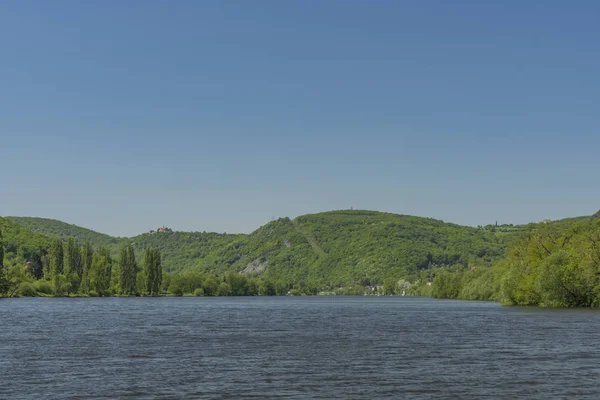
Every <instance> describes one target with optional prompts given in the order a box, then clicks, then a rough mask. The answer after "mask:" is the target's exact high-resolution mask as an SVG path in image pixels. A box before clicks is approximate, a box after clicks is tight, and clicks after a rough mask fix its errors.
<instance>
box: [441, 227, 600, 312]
mask: <svg viewBox="0 0 600 400" xmlns="http://www.w3.org/2000/svg"><path fill="white" fill-rule="evenodd" d="M432 295H433V296H434V297H440V298H457V299H477V300H497V301H502V302H503V303H505V304H508V305H528V306H545V307H598V306H600V220H598V219H591V220H590V219H589V218H587V219H583V220H582V219H571V220H564V221H557V222H543V223H539V224H531V225H529V226H527V228H526V229H525V231H524V232H523V233H522V235H521V237H520V239H519V240H518V241H517V242H515V243H514V245H513V246H512V247H511V250H510V252H509V254H508V256H507V257H506V259H504V260H502V261H500V262H498V263H496V264H495V265H493V266H492V267H490V268H483V269H479V270H464V269H461V268H455V269H453V270H446V271H437V273H436V276H435V279H434V281H433V285H432Z"/></svg>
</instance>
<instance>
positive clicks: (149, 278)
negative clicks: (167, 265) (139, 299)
mask: <svg viewBox="0 0 600 400" xmlns="http://www.w3.org/2000/svg"><path fill="white" fill-rule="evenodd" d="M160 258H161V254H160V250H158V249H155V248H152V247H150V246H148V248H146V258H145V260H144V271H145V275H146V293H147V294H148V295H150V296H158V294H159V292H160V284H161V282H162V267H161V261H160Z"/></svg>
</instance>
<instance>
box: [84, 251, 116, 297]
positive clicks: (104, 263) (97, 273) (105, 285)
mask: <svg viewBox="0 0 600 400" xmlns="http://www.w3.org/2000/svg"><path fill="white" fill-rule="evenodd" d="M111 273H112V258H111V256H110V250H108V249H106V248H101V249H100V250H99V251H98V252H97V253H94V255H93V257H92V267H91V269H90V273H89V276H90V286H91V288H92V289H94V290H95V291H96V292H97V293H98V294H99V295H100V296H106V295H108V294H109V289H110V278H111Z"/></svg>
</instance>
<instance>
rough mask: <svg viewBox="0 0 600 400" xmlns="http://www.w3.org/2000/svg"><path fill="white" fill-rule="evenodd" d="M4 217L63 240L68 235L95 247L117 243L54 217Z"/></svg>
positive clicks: (107, 237) (33, 230) (116, 239)
mask: <svg viewBox="0 0 600 400" xmlns="http://www.w3.org/2000/svg"><path fill="white" fill-rule="evenodd" d="M6 219H9V220H11V221H14V222H16V223H18V224H19V225H21V226H23V227H25V228H27V229H29V230H31V231H32V232H36V233H41V234H43V235H46V236H50V237H58V238H61V239H63V240H67V239H68V238H69V237H73V238H76V239H77V240H79V241H80V242H82V243H83V242H85V241H86V240H89V241H90V243H92V245H93V246H96V247H100V246H105V247H110V246H113V245H116V244H118V243H119V239H118V238H115V237H112V236H110V235H106V234H104V233H98V232H95V231H93V230H91V229H87V228H82V227H81V226H77V225H73V224H67V223H66V222H62V221H58V220H55V219H50V218H37V217H6Z"/></svg>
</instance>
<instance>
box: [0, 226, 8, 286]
mask: <svg viewBox="0 0 600 400" xmlns="http://www.w3.org/2000/svg"><path fill="white" fill-rule="evenodd" d="M6 275H7V273H6V270H5V269H4V241H3V239H2V231H1V230H0V296H4V295H5V294H6V292H7V291H8V279H7V276H6Z"/></svg>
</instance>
